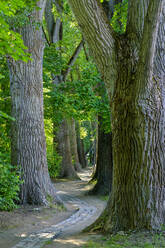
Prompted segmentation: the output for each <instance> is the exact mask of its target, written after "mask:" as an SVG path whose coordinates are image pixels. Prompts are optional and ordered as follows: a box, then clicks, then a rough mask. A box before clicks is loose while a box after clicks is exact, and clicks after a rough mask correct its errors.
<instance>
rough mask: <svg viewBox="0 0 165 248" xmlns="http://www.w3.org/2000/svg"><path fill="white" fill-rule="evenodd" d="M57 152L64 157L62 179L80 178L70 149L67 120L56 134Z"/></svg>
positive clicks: (61, 171)
mask: <svg viewBox="0 0 165 248" xmlns="http://www.w3.org/2000/svg"><path fill="white" fill-rule="evenodd" d="M56 139H57V144H58V145H57V151H58V153H59V155H60V156H62V162H61V170H60V177H61V178H64V177H66V178H77V179H78V178H79V177H78V176H77V173H76V171H75V169H74V167H73V164H72V154H71V149H70V139H69V128H68V123H67V120H63V121H62V122H61V124H60V127H59V130H58V132H57V134H56Z"/></svg>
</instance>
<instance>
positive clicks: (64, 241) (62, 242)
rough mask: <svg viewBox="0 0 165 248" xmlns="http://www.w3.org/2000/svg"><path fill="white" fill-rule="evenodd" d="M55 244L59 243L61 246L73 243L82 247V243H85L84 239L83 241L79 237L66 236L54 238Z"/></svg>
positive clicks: (70, 245)
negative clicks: (66, 237) (64, 237)
mask: <svg viewBox="0 0 165 248" xmlns="http://www.w3.org/2000/svg"><path fill="white" fill-rule="evenodd" d="M55 243H56V244H60V245H61V248H62V247H67V248H69V247H73V245H74V246H75V247H76V246H77V247H82V245H84V244H85V243H86V241H84V240H83V239H79V238H74V237H72V238H68V239H56V240H55Z"/></svg>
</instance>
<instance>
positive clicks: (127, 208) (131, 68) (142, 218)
mask: <svg viewBox="0 0 165 248" xmlns="http://www.w3.org/2000/svg"><path fill="white" fill-rule="evenodd" d="M69 2H70V3H71V6H72V9H73V11H74V13H75V16H76V17H77V20H78V22H79V24H80V27H81V29H82V30H83V33H84V37H85V39H86V41H87V42H88V45H89V46H90V49H91V51H92V53H93V56H94V58H95V61H96V63H97V65H98V68H99V70H100V72H101V73H102V76H103V79H104V81H105V83H106V87H107V89H108V93H109V98H110V104H111V111H112V134H113V140H112V144H113V165H114V169H113V183H112V193H111V197H110V200H109V202H108V205H107V208H106V210H105V212H104V213H103V215H102V216H101V217H100V219H99V220H98V222H97V223H99V226H101V225H102V227H101V228H102V229H103V230H105V231H119V230H130V229H143V228H147V229H157V228H161V225H162V224H164V222H165V220H164V200H165V199H164V195H165V181H164V180H165V179H164V178H165V173H164V172H165V168H164V167H165V153H164V147H165V139H164V135H165V118H164V116H165V91H164V87H165V85H164V82H165V69H164V64H165V61H164V60H165V56H164V42H165V29H164V21H165V1H164V0H163V1H161V0H153V1H148V0H147V1H145V2H144V1H143V0H134V1H131V0H129V8H128V23H127V33H126V34H125V35H121V36H119V35H118V34H117V35H116V34H115V35H114V31H113V30H112V28H111V27H110V26H109V24H108V22H107V20H106V16H105V15H104V14H103V10H102V9H101V6H100V4H99V1H95V0H82V1H81V2H79V3H77V1H76V0H69ZM162 11H163V14H162ZM82 13H83V14H82ZM158 27H159V33H158ZM89 30H90V31H89Z"/></svg>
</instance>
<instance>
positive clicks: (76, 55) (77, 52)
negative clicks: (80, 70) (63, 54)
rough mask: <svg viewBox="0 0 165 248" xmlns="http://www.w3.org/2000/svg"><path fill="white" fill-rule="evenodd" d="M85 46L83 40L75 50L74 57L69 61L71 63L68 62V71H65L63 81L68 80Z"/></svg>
mask: <svg viewBox="0 0 165 248" xmlns="http://www.w3.org/2000/svg"><path fill="white" fill-rule="evenodd" d="M83 44H84V41H83V40H81V41H80V43H79V45H78V46H77V47H76V49H75V51H74V53H73V55H72V56H71V58H70V60H69V62H68V64H67V68H66V70H64V71H63V72H62V75H63V81H65V80H66V77H67V76H68V74H69V72H70V71H71V69H72V66H73V65H74V63H75V61H76V59H77V57H78V55H79V53H80V51H81V49H82V47H83Z"/></svg>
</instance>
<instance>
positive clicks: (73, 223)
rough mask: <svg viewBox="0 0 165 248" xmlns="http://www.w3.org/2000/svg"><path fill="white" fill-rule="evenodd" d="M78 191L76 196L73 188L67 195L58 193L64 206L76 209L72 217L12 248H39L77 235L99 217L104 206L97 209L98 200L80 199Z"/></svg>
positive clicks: (85, 197)
mask: <svg viewBox="0 0 165 248" xmlns="http://www.w3.org/2000/svg"><path fill="white" fill-rule="evenodd" d="M85 181H86V180H85ZM73 186H74V184H73ZM80 191H81V190H80ZM80 191H79V190H78V189H77V193H76V194H75V192H74V188H73V191H72V192H71V193H70V192H69V193H70V194H68V192H62V191H59V195H60V197H61V198H62V200H63V201H64V204H70V205H72V206H74V208H76V209H77V210H76V211H75V213H74V214H73V215H71V216H70V217H69V218H68V219H66V220H64V221H62V222H60V223H58V224H56V225H51V226H50V227H48V228H44V229H43V230H40V231H37V232H34V233H32V234H30V235H29V236H28V237H26V238H24V239H23V240H21V241H20V242H19V243H18V244H16V245H15V246H13V247H12V248H24V247H26V248H41V247H43V246H44V244H45V243H47V242H48V241H49V240H55V239H56V238H59V237H62V236H67V235H71V234H75V233H78V232H80V231H82V230H83V229H84V228H85V227H87V226H88V225H90V224H92V223H93V222H94V221H95V220H96V219H97V217H98V216H99V215H100V213H101V211H102V210H103V208H104V206H102V207H98V206H97V204H95V203H96V202H97V201H98V199H96V198H92V197H88V196H84V197H82V195H81V193H80ZM79 195H80V197H79ZM77 196H78V197H79V198H78V197H77ZM102 205H104V204H102Z"/></svg>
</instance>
